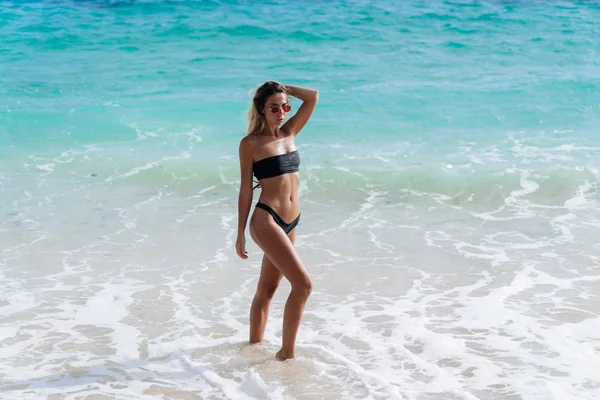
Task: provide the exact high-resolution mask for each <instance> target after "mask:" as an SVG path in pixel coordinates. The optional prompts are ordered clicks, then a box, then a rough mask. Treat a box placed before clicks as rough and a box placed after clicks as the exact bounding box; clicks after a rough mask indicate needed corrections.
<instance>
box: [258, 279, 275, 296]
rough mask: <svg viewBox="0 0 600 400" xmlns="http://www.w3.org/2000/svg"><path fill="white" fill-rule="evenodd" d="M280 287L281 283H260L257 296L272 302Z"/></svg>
mask: <svg viewBox="0 0 600 400" xmlns="http://www.w3.org/2000/svg"><path fill="white" fill-rule="evenodd" d="M278 287H279V282H267V283H260V284H259V285H258V290H257V292H258V293H257V294H258V296H259V297H261V298H264V299H266V300H271V299H272V298H273V296H274V295H275V292H276V291H277V288H278Z"/></svg>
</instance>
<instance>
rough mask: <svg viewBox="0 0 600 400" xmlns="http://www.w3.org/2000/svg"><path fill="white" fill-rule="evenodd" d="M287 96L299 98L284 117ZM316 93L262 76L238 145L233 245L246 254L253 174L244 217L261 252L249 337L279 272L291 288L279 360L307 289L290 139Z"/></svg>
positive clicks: (259, 333)
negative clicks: (256, 191)
mask: <svg viewBox="0 0 600 400" xmlns="http://www.w3.org/2000/svg"><path fill="white" fill-rule="evenodd" d="M288 96H294V97H297V98H298V99H300V100H302V105H301V106H300V108H299V109H298V111H297V112H296V114H295V115H294V116H293V117H291V118H290V119H288V121H287V122H285V123H284V121H285V118H286V116H287V114H288V113H289V112H290V110H291V106H290V104H289V99H288ZM318 99H319V92H317V91H316V90H314V89H308V88H303V87H299V86H290V85H285V86H284V85H282V84H281V83H279V82H274V81H267V82H265V83H264V84H262V85H261V86H259V87H258V89H257V90H256V93H255V95H254V99H253V101H252V105H251V106H250V110H249V112H248V122H249V126H248V134H247V135H246V136H245V137H244V138H243V139H242V140H241V142H240V146H239V158H240V171H241V184H240V193H239V199H238V213H239V216H238V235H237V241H236V245H235V248H236V251H237V254H238V255H239V256H240V257H241V258H242V259H247V258H248V253H247V252H246V237H245V234H244V231H245V229H246V223H247V220H248V215H249V213H250V206H251V203H252V192H253V182H252V175H253V174H254V175H255V176H256V178H257V180H258V182H259V184H260V187H261V193H260V197H259V199H258V203H257V204H256V208H255V209H254V213H253V214H252V217H251V219H250V235H251V237H252V239H253V240H254V242H255V243H256V244H257V245H258V246H259V247H260V248H261V250H262V251H263V252H264V256H263V260H262V267H261V271H260V278H259V281H258V286H257V290H256V294H255V296H254V300H253V301H252V306H251V308H250V343H260V342H262V340H263V336H264V333H265V327H266V324H267V317H268V313H269V305H270V303H271V299H272V298H273V295H274V294H275V291H276V290H277V286H278V285H279V282H280V281H281V278H282V277H283V276H285V277H286V279H287V280H288V281H289V282H290V284H291V286H292V291H291V293H290V296H289V297H288V299H287V302H286V304H285V310H284V314H283V338H282V346H281V349H280V350H279V351H278V352H277V354H276V357H277V359H279V360H281V361H283V360H287V359H289V358H294V357H295V345H296V334H297V333H298V326H299V325H300V320H301V318H302V312H303V310H304V305H305V304H306V301H307V300H308V296H309V295H310V293H311V290H312V281H311V279H310V277H309V275H308V273H307V272H306V269H305V268H304V266H303V265H302V261H301V260H300V257H298V254H297V253H296V250H295V248H294V242H295V238H296V229H295V228H296V225H297V224H298V222H299V220H300V207H299V204H298V185H299V175H298V169H299V166H300V157H299V155H298V151H297V150H296V147H295V145H294V139H295V138H296V136H297V135H298V133H300V131H301V130H302V128H304V125H306V123H307V122H308V120H309V118H310V116H311V114H312V112H313V110H314V109H315V106H316V105H317V101H318ZM257 186H258V185H257Z"/></svg>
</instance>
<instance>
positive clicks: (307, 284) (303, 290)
mask: <svg viewBox="0 0 600 400" xmlns="http://www.w3.org/2000/svg"><path fill="white" fill-rule="evenodd" d="M312 288H313V282H312V280H311V279H310V277H308V276H307V277H306V278H304V279H302V280H300V281H298V282H295V283H294V284H292V291H294V292H295V293H298V294H300V295H302V297H306V298H308V296H310V294H311V293H312Z"/></svg>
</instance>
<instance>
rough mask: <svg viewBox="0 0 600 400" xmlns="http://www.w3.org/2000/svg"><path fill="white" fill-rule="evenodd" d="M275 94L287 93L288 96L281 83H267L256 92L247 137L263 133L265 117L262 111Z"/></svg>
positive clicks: (250, 109) (249, 114)
mask: <svg viewBox="0 0 600 400" xmlns="http://www.w3.org/2000/svg"><path fill="white" fill-rule="evenodd" d="M274 93H285V94H286V95H287V90H286V88H285V86H283V85H282V84H281V83H279V82H276V81H266V82H265V83H263V84H262V85H260V86H259V87H258V88H256V90H255V91H254V97H253V98H252V103H251V104H250V108H249V109H248V132H247V135H250V134H252V133H256V132H261V131H262V130H263V129H264V128H265V117H264V115H263V114H262V109H263V108H264V107H265V103H266V102H267V99H268V98H269V96H271V95H272V94H274Z"/></svg>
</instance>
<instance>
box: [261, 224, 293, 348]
mask: <svg viewBox="0 0 600 400" xmlns="http://www.w3.org/2000/svg"><path fill="white" fill-rule="evenodd" d="M288 237H289V238H290V240H291V241H292V244H294V243H295V242H296V229H295V228H294V229H292V231H291V232H290V233H288ZM281 278H283V274H282V273H281V272H279V270H278V269H277V267H275V265H273V262H271V260H269V257H267V256H266V255H265V256H263V261H262V267H261V269H260V278H259V279H258V285H257V288H256V294H255V295H254V299H253V300H252V306H251V307H250V343H260V342H262V341H263V338H264V336H265V328H266V327H267V319H268V318H269V306H270V305H271V300H272V299H273V296H274V295H275V291H276V290H277V287H278V286H279V282H281Z"/></svg>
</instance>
